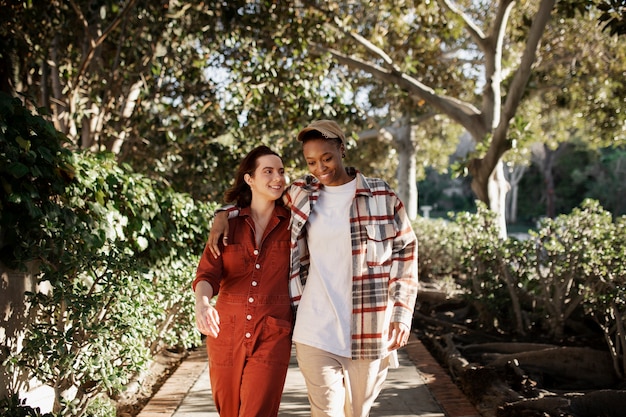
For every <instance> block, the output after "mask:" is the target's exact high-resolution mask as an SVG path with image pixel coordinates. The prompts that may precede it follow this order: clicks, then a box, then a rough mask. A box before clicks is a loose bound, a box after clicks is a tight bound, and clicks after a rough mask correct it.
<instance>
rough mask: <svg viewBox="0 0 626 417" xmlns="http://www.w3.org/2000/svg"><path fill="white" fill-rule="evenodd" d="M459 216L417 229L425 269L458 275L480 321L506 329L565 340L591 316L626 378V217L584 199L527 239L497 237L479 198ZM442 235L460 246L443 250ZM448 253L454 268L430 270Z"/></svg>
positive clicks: (432, 273) (431, 275)
mask: <svg viewBox="0 0 626 417" xmlns="http://www.w3.org/2000/svg"><path fill="white" fill-rule="evenodd" d="M454 220H455V221H454V222H443V221H437V222H432V221H430V222H431V226H430V227H424V226H422V225H421V224H418V225H417V226H416V230H419V235H420V263H425V264H426V265H427V266H426V267H424V269H423V270H422V269H421V270H420V271H421V272H422V273H425V274H427V276H428V277H429V278H430V279H431V280H433V279H437V275H438V274H439V273H440V274H441V275H439V278H443V279H446V278H447V277H449V276H450V274H452V275H453V276H455V278H456V279H457V281H458V283H459V284H460V285H461V286H462V287H464V288H465V292H466V297H467V298H468V299H469V300H470V301H471V303H472V305H473V306H474V308H475V309H476V311H477V312H478V315H479V323H480V325H481V326H482V327H485V328H488V329H490V330H495V331H498V332H501V333H514V334H518V335H528V334H531V335H535V337H536V336H537V335H540V337H542V338H546V339H548V340H554V341H557V342H562V341H563V340H564V339H565V338H566V337H567V325H568V323H569V322H570V321H571V320H573V319H574V318H580V317H586V318H588V319H591V320H593V321H595V322H596V323H597V324H598V327H599V328H600V329H601V330H602V332H603V334H604V337H605V340H606V343H607V346H608V350H609V352H610V353H611V355H612V357H613V360H614V365H615V366H614V367H615V371H616V374H617V375H619V376H620V377H622V378H623V377H624V376H625V375H626V362H625V361H624V352H625V349H626V331H625V330H624V329H625V328H626V327H625V326H626V251H625V250H624V248H625V247H626V217H624V216H621V217H618V218H615V219H613V217H612V216H611V214H610V213H609V212H608V211H606V210H604V209H603V208H602V207H601V206H600V204H599V203H598V202H597V201H594V200H586V201H584V202H583V203H582V204H581V206H580V207H577V208H575V209H574V210H572V212H571V213H569V214H567V215H565V214H563V215H560V216H558V217H557V218H555V219H546V220H544V222H543V223H542V224H541V225H540V227H539V229H538V230H537V231H536V232H533V231H531V232H530V236H529V238H528V239H525V240H518V239H515V238H508V239H506V240H502V239H500V238H499V237H498V236H499V235H498V231H497V229H496V227H495V216H494V214H493V213H492V212H490V211H489V210H487V209H486V207H485V205H484V204H482V203H478V212H477V213H475V214H472V213H459V214H457V215H456V216H455V219H454ZM439 228H444V229H447V230H444V231H440V230H438V229H439ZM438 236H454V238H455V239H456V243H455V244H448V245H447V246H448V247H450V248H454V250H449V249H448V250H446V251H444V252H443V253H442V252H441V251H440V248H441V247H442V244H441V242H442V241H447V239H440V238H438ZM431 242H433V243H432V245H431ZM424 246H433V248H424ZM450 253H455V254H458V256H457V257H451V259H452V262H453V263H454V264H455V265H458V266H459V268H458V270H457V271H456V272H453V271H452V272H451V269H450V268H451V267H448V268H445V267H440V268H432V267H431V268H429V267H428V266H429V265H437V264H438V262H439V261H438V260H437V258H438V257H441V256H449V255H448V254H450ZM430 257H434V258H435V259H430Z"/></svg>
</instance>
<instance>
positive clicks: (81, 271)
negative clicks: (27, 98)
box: [0, 96, 214, 415]
mask: <svg viewBox="0 0 626 417" xmlns="http://www.w3.org/2000/svg"><path fill="white" fill-rule="evenodd" d="M0 128H1V129H2V133H3V137H2V142H1V149H0V182H1V183H2V185H3V187H4V191H5V192H4V193H3V194H2V196H1V198H0V233H1V234H0V236H2V238H1V242H2V243H1V245H2V248H1V251H0V260H2V262H4V263H5V264H9V265H11V266H12V267H14V268H20V267H22V266H24V265H25V264H26V263H29V262H31V263H32V262H36V264H37V265H38V269H39V271H40V275H39V277H38V283H39V287H38V290H37V291H34V292H30V293H26V294H25V297H27V298H28V301H29V303H30V306H31V308H30V311H29V319H30V322H31V325H29V326H28V327H27V328H26V329H25V339H24V343H23V347H22V350H21V351H20V352H11V354H10V356H9V359H8V360H7V361H5V362H6V363H4V365H5V366H7V367H8V368H9V369H15V370H17V368H19V371H20V372H21V373H24V372H26V373H27V374H28V375H29V376H30V377H36V378H38V379H39V380H40V381H42V382H44V383H46V384H47V385H49V386H51V387H53V388H54V390H55V397H56V401H55V406H54V410H53V411H54V412H55V413H58V414H59V415H84V414H86V413H87V414H92V415H93V414H97V411H96V410H89V406H90V404H93V403H94V401H93V400H94V399H96V398H98V397H99V398H100V399H101V398H103V395H104V396H105V397H106V396H109V397H115V396H116V395H117V394H118V393H119V392H120V390H121V389H123V387H124V386H125V384H127V383H128V381H129V380H130V379H131V378H132V377H133V376H135V375H137V374H138V373H140V372H141V371H142V370H144V369H145V368H146V366H147V364H148V362H149V360H150V358H151V357H152V356H153V355H154V354H155V353H157V352H158V351H160V350H162V349H166V348H175V347H176V348H188V347H191V346H194V345H198V344H200V334H199V333H198V332H197V331H195V328H194V319H193V315H194V311H193V305H194V300H193V294H192V292H191V289H190V288H191V287H190V284H191V280H192V279H193V276H194V273H195V268H196V266H197V262H198V259H199V256H200V254H201V253H202V250H203V248H204V243H205V240H206V237H207V235H208V229H209V220H210V219H211V218H212V215H213V209H214V207H213V206H212V205H211V204H205V203H199V202H197V201H194V200H193V199H192V198H191V197H189V196H188V195H184V194H180V193H176V192H174V191H173V190H172V189H171V188H170V187H168V186H167V185H166V184H164V183H161V182H158V181H155V180H151V179H148V178H145V177H142V176H140V175H137V174H135V173H133V172H132V171H131V170H130V169H129V168H128V167H122V166H118V165H117V164H116V162H115V160H114V158H113V156H112V155H108V154H91V153H82V152H70V151H68V150H66V149H65V148H64V147H63V141H62V139H63V138H62V137H60V136H59V135H58V133H57V132H56V131H54V129H52V127H51V126H50V124H48V123H46V122H45V121H44V120H43V118H41V117H39V116H32V115H30V114H29V113H28V111H26V110H25V109H24V108H23V107H22V106H21V103H20V101H19V100H17V99H12V98H8V97H6V96H0Z"/></svg>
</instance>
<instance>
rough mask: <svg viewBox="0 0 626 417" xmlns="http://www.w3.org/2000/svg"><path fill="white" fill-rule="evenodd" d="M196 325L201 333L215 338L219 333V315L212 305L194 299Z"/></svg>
mask: <svg viewBox="0 0 626 417" xmlns="http://www.w3.org/2000/svg"><path fill="white" fill-rule="evenodd" d="M196 327H197V328H198V330H200V333H202V334H203V335H206V336H209V337H213V338H216V337H217V335H218V334H219V333H220V315H219V313H218V312H217V310H216V309H215V307H213V306H212V305H210V304H208V301H207V303H206V304H205V303H204V302H198V301H196Z"/></svg>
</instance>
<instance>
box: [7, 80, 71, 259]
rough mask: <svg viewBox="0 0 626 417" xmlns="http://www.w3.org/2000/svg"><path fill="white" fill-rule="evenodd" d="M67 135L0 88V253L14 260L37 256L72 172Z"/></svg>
mask: <svg viewBox="0 0 626 417" xmlns="http://www.w3.org/2000/svg"><path fill="white" fill-rule="evenodd" d="M65 142H66V139H65V138H64V136H63V135H61V134H60V133H59V132H57V131H56V130H55V129H54V127H53V126H52V124H51V123H49V122H47V121H45V120H44V119H43V118H42V117H41V116H39V115H33V114H32V113H31V112H30V111H28V109H26V108H25V107H24V106H23V105H22V102H21V101H20V100H19V99H18V98H14V97H10V96H8V95H7V94H5V93H2V92H0V257H1V258H2V260H3V261H4V262H5V263H6V264H8V265H12V266H15V265H17V264H18V263H19V262H25V261H28V260H31V259H33V258H35V257H37V255H36V253H35V252H34V250H35V248H34V247H33V242H38V243H39V244H42V245H44V244H45V242H43V241H42V239H44V237H45V236H46V233H47V232H46V231H45V230H44V229H45V225H46V223H48V222H49V221H50V218H55V217H59V216H60V213H61V210H62V209H61V205H60V202H59V200H58V198H57V196H58V195H60V194H62V193H63V190H64V188H65V186H66V185H67V184H68V182H69V181H70V180H71V178H73V176H74V172H73V168H72V155H71V152H70V151H68V150H67V149H65V148H64V147H63V144H64V143H65Z"/></svg>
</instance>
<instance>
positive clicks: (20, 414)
mask: <svg viewBox="0 0 626 417" xmlns="http://www.w3.org/2000/svg"><path fill="white" fill-rule="evenodd" d="M0 416H6V417H55V416H54V414H52V413H45V414H42V413H41V411H40V409H39V408H38V407H31V406H29V405H26V400H20V398H19V396H17V395H10V396H8V397H5V398H0Z"/></svg>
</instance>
